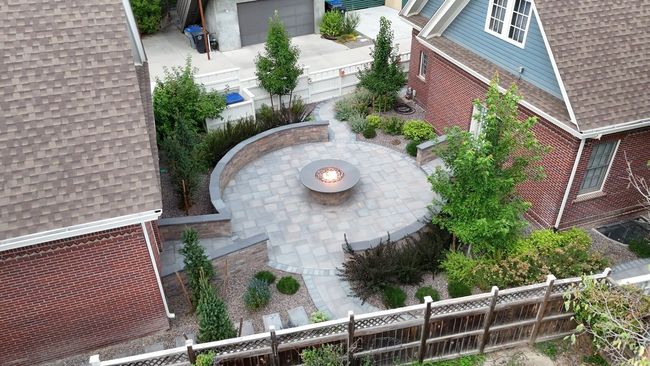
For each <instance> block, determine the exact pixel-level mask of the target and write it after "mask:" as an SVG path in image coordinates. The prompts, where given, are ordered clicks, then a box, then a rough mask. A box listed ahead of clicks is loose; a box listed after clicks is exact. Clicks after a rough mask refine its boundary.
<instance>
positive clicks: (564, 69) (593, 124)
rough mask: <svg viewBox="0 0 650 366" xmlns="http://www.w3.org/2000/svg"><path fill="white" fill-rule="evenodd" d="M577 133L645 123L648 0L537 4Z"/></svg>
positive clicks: (545, 0)
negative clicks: (639, 121) (634, 122)
mask: <svg viewBox="0 0 650 366" xmlns="http://www.w3.org/2000/svg"><path fill="white" fill-rule="evenodd" d="M535 4H536V6H537V9H538V12H539V16H540V19H541V21H542V25H543V26H544V31H545V33H546V36H547V38H548V41H549V44H550V46H551V49H552V51H553V54H554V56H555V61H556V63H557V66H558V69H559V72H560V76H561V77H562V81H563V82H564V85H565V87H566V91H567V94H568V96H569V100H570V101H571V104H572V107H573V110H574V113H575V115H576V119H577V122H578V125H579V126H580V129H581V130H582V131H586V130H591V129H595V128H599V127H607V126H610V125H615V124H619V123H625V122H631V121H636V120H640V119H650V92H649V88H650V0H626V1H603V0H571V1H558V0H536V1H535Z"/></svg>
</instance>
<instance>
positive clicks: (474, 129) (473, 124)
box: [469, 104, 485, 137]
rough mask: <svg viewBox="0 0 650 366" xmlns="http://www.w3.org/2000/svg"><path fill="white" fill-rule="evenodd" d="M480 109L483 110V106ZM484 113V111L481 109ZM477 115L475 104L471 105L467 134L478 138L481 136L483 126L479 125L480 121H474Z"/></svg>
mask: <svg viewBox="0 0 650 366" xmlns="http://www.w3.org/2000/svg"><path fill="white" fill-rule="evenodd" d="M482 108H485V106H484V105H482ZM483 111H485V109H483ZM478 113H479V110H478V108H476V104H472V116H471V119H470V122H469V132H470V133H471V134H472V135H473V136H474V137H478V136H479V135H480V134H481V131H482V130H483V124H482V123H480V122H481V121H480V120H476V119H475V118H474V116H475V115H476V114H478Z"/></svg>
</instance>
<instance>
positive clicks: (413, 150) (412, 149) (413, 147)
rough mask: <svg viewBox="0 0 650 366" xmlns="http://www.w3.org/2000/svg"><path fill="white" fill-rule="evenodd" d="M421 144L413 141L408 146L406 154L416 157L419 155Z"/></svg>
mask: <svg viewBox="0 0 650 366" xmlns="http://www.w3.org/2000/svg"><path fill="white" fill-rule="evenodd" d="M419 144H420V141H411V142H409V143H408V144H406V153H407V154H409V155H411V156H413V157H415V156H417V155H418V145H419Z"/></svg>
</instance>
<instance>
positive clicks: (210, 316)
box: [196, 276, 237, 342]
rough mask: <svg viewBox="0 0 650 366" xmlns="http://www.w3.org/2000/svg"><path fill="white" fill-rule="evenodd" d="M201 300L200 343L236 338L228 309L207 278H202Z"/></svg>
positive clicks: (199, 312)
mask: <svg viewBox="0 0 650 366" xmlns="http://www.w3.org/2000/svg"><path fill="white" fill-rule="evenodd" d="M200 288H201V298H200V299H199V305H198V306H197V308H196V313H197V317H198V321H199V334H198V341H199V342H214V341H220V340H222V339H228V338H232V337H234V336H235V335H236V334H237V333H236V332H235V328H234V327H233V325H232V322H231V321H230V316H228V309H227V308H226V305H225V304H224V303H223V300H221V299H220V298H219V296H218V295H217V291H216V290H215V288H214V287H213V286H212V284H211V283H210V281H209V280H208V279H207V277H205V276H201V278H200Z"/></svg>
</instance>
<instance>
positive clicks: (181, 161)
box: [161, 121, 201, 213]
mask: <svg viewBox="0 0 650 366" xmlns="http://www.w3.org/2000/svg"><path fill="white" fill-rule="evenodd" d="M198 141H199V137H198V135H197V134H196V132H194V131H193V130H192V129H191V128H190V127H189V126H188V124H187V123H186V122H185V121H178V122H177V123H176V126H175V128H174V130H173V131H172V133H171V135H169V136H167V139H165V140H164V141H163V142H162V144H161V145H162V148H163V150H164V151H165V154H166V156H167V159H168V161H169V169H170V171H171V175H172V182H173V183H174V186H175V187H176V191H177V193H178V194H179V195H180V196H181V197H182V198H183V204H184V208H185V211H186V213H187V211H188V210H189V207H190V206H191V205H192V202H193V200H194V198H195V196H196V191H197V189H198V187H199V180H200V174H201V164H200V161H199V160H198V159H196V158H195V152H194V149H195V148H196V146H197V145H198Z"/></svg>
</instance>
